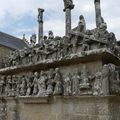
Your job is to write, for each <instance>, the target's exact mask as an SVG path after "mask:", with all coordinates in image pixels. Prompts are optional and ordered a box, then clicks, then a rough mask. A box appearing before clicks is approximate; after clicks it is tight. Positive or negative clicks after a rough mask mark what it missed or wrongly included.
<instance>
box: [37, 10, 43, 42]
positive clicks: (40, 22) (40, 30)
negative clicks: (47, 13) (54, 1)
mask: <svg viewBox="0 0 120 120" xmlns="http://www.w3.org/2000/svg"><path fill="white" fill-rule="evenodd" d="M43 12H44V9H41V8H38V43H39V44H40V43H41V39H43Z"/></svg>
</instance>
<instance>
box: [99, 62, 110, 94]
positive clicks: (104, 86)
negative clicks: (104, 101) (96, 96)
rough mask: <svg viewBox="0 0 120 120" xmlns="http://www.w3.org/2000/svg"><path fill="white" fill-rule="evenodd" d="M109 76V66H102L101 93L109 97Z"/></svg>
mask: <svg viewBox="0 0 120 120" xmlns="http://www.w3.org/2000/svg"><path fill="white" fill-rule="evenodd" d="M109 75H110V69H109V65H106V64H105V65H104V66H103V68H102V78H101V80H102V83H101V91H102V94H103V95H109Z"/></svg>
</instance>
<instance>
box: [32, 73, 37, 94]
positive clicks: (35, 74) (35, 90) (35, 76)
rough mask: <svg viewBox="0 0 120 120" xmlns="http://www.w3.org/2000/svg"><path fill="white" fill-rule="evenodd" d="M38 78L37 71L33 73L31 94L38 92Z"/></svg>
mask: <svg viewBox="0 0 120 120" xmlns="http://www.w3.org/2000/svg"><path fill="white" fill-rule="evenodd" d="M38 79H39V73H38V72H35V73H34V79H33V84H32V86H33V95H37V93H38Z"/></svg>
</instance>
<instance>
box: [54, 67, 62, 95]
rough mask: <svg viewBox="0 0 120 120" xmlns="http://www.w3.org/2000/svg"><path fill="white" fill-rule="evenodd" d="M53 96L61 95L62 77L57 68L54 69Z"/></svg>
mask: <svg viewBox="0 0 120 120" xmlns="http://www.w3.org/2000/svg"><path fill="white" fill-rule="evenodd" d="M54 84H55V88H54V93H53V94H54V95H61V94H62V77H61V73H60V70H59V68H56V69H55V77H54Z"/></svg>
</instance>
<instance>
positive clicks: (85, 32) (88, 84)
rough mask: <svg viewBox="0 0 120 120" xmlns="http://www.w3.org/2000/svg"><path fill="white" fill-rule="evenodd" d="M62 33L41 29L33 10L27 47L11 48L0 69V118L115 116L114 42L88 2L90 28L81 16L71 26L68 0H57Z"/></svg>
mask: <svg viewBox="0 0 120 120" xmlns="http://www.w3.org/2000/svg"><path fill="white" fill-rule="evenodd" d="M63 2H64V9H63V11H64V12H65V36H63V37H59V36H54V33H53V31H51V30H49V32H48V36H44V32H43V12H44V9H41V8H39V9H38V26H39V27H38V44H36V34H33V35H32V36H31V38H30V42H31V44H30V46H29V47H25V48H24V49H21V50H16V51H14V52H11V53H10V55H9V56H7V57H6V58H5V59H4V60H3V63H2V67H1V68H0V111H1V112H0V120H119V119H120V114H119V112H120V44H119V41H118V40H117V39H116V37H115V34H114V33H113V32H109V31H108V30H107V23H106V22H105V20H104V18H103V17H102V15H101V7H100V0H94V5H95V13H96V28H94V29H91V30H89V29H87V26H86V21H85V18H84V16H83V15H80V17H79V20H78V25H77V27H75V28H71V10H72V9H74V6H75V5H74V4H73V1H72V0H63Z"/></svg>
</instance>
